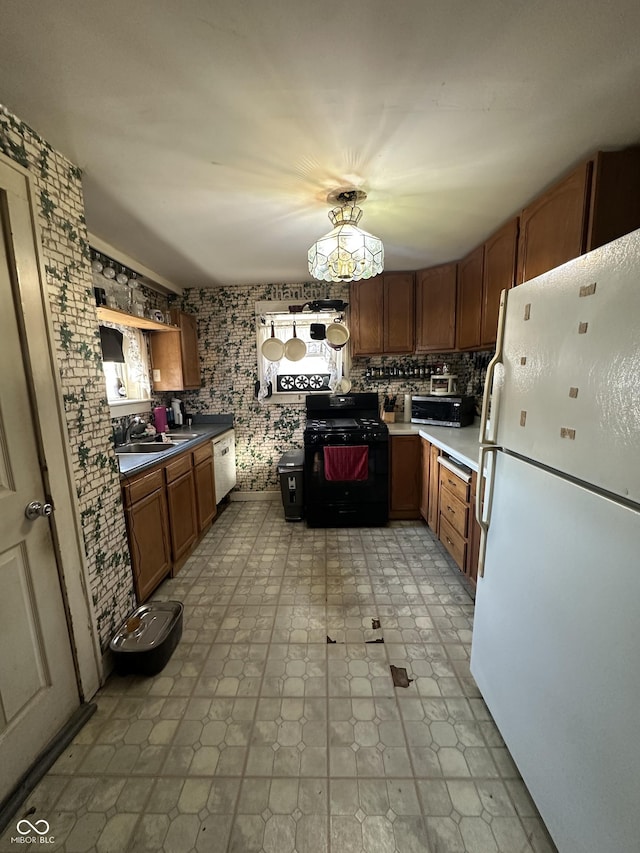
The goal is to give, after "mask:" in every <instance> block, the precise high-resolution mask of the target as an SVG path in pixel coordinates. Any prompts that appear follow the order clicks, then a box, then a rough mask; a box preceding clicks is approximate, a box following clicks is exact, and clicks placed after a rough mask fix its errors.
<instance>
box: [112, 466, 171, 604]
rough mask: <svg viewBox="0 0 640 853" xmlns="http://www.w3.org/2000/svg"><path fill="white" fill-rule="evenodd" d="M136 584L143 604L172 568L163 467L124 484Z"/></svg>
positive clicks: (138, 596) (137, 595) (137, 596)
mask: <svg viewBox="0 0 640 853" xmlns="http://www.w3.org/2000/svg"><path fill="white" fill-rule="evenodd" d="M122 499H123V503H124V507H125V510H124V513H125V520H126V524H127V534H128V537H129V551H130V552H131V570H132V572H133V585H134V588H135V592H136V598H137V600H138V602H139V603H141V602H143V601H146V599H147V598H148V597H149V596H150V595H151V593H152V592H153V590H154V589H155V588H156V587H157V586H158V585H159V584H160V582H161V581H162V580H163V579H164V578H165V577H166V576H167V575H168V574H169V572H170V571H171V543H170V541H169V517H168V513H167V496H166V491H165V485H164V477H163V472H162V470H161V469H157V470H154V471H151V472H145V473H143V474H139V475H138V476H137V477H132V478H131V479H130V480H126V481H125V482H124V484H123V487H122Z"/></svg>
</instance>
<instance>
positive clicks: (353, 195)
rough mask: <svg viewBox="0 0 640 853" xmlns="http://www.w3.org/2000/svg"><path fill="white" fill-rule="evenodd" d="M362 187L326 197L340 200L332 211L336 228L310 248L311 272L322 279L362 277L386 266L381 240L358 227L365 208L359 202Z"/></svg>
mask: <svg viewBox="0 0 640 853" xmlns="http://www.w3.org/2000/svg"><path fill="white" fill-rule="evenodd" d="M366 197H367V194H366V193H364V192H362V190H347V191H338V192H335V193H330V194H329V196H328V197H327V201H328V202H330V203H335V202H338V204H339V205H340V206H339V207H334V208H333V210H332V211H331V212H330V213H329V219H330V220H331V223H332V225H333V226H334V228H333V230H331V231H329V233H328V234H325V235H324V237H320V239H319V240H317V241H316V242H315V243H314V244H313V246H312V247H311V248H310V249H309V272H310V273H311V275H312V276H313V277H314V278H317V279H319V280H320V281H359V280H360V279H362V278H371V277H372V276H374V275H378V273H381V272H382V270H383V267H384V248H383V246H382V240H380V239H379V238H378V237H374V236H373V234H369V233H368V231H363V230H362V228H358V222H359V221H360V217H361V216H362V210H361V209H360V208H359V207H358V206H357V202H359V201H363V200H364V199H365V198H366Z"/></svg>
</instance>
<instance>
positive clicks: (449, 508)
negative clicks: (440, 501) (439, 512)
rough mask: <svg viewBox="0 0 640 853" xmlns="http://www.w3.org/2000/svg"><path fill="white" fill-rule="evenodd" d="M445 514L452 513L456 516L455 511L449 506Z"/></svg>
mask: <svg viewBox="0 0 640 853" xmlns="http://www.w3.org/2000/svg"><path fill="white" fill-rule="evenodd" d="M447 512H451V513H453V514H454V515H455V514H456V511H455V509H451V507H450V506H449V504H447Z"/></svg>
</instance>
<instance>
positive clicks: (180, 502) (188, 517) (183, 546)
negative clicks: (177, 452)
mask: <svg viewBox="0 0 640 853" xmlns="http://www.w3.org/2000/svg"><path fill="white" fill-rule="evenodd" d="M165 478H166V481H167V505H168V507H169V530H170V531H171V557H172V559H173V562H174V565H175V563H177V562H178V561H179V560H180V557H182V556H183V554H184V553H185V552H186V551H188V550H189V549H190V548H191V546H192V545H193V543H194V542H195V541H196V537H197V536H198V519H197V515H196V487H195V481H194V479H193V461H192V458H191V454H190V453H185V454H184V456H180V457H179V458H178V459H176V460H175V461H174V462H171V463H169V464H167V466H166V467H165Z"/></svg>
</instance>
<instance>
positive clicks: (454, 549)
mask: <svg viewBox="0 0 640 853" xmlns="http://www.w3.org/2000/svg"><path fill="white" fill-rule="evenodd" d="M440 541H441V542H442V544H443V545H444V547H445V548H446V549H447V551H448V552H449V553H450V554H451V556H452V557H453V559H454V560H455V561H456V563H457V564H458V567H459V568H461V569H462V570H464V566H465V562H466V557H467V543H466V541H465V539H464V536H461V535H460V534H459V533H458V532H457V531H456V530H454V529H453V527H452V526H451V525H450V524H449V522H448V521H447V519H446V518H445V517H444V515H442V513H440Z"/></svg>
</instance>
